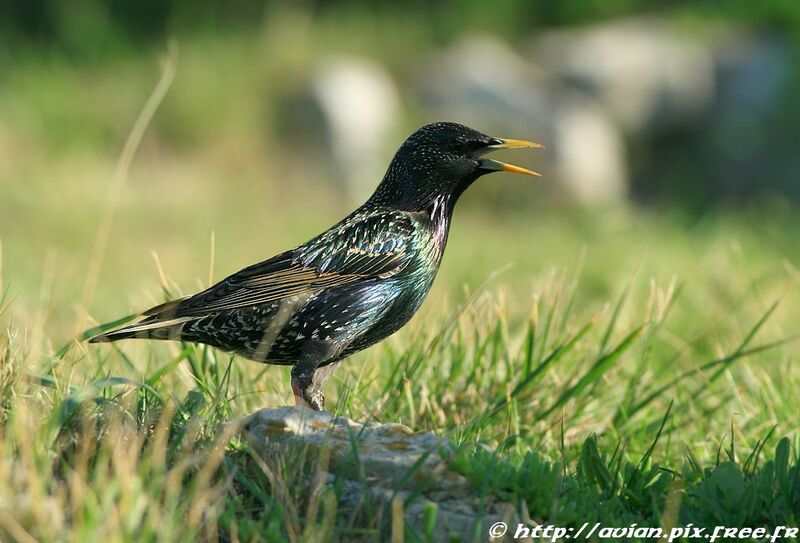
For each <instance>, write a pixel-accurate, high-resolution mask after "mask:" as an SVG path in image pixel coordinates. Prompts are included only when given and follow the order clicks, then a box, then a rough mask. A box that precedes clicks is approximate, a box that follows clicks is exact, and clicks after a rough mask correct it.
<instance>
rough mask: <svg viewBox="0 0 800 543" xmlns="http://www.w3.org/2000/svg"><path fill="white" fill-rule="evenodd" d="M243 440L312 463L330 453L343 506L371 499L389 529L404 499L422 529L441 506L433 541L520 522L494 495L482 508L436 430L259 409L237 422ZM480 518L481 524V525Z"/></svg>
mask: <svg viewBox="0 0 800 543" xmlns="http://www.w3.org/2000/svg"><path fill="white" fill-rule="evenodd" d="M239 423H240V424H241V425H242V428H243V430H244V432H243V433H244V437H245V439H246V440H247V442H248V443H249V444H250V445H251V447H252V448H253V449H254V450H255V451H256V452H257V454H259V455H261V456H262V457H263V458H265V459H269V458H274V457H276V456H280V455H294V454H299V453H298V451H302V453H303V454H306V455H308V457H310V458H311V459H312V460H313V459H314V458H315V457H321V456H325V457H326V459H327V462H328V464H327V465H328V469H329V471H330V474H329V476H328V482H334V481H336V482H338V483H339V484H340V488H341V489H342V492H341V495H340V496H339V508H340V509H341V508H343V507H344V508H347V507H351V508H357V507H363V504H364V502H365V501H369V502H370V504H371V507H372V509H373V511H375V510H377V511H378V513H379V514H380V515H381V517H380V518H383V519H385V522H384V523H383V524H385V526H384V529H385V530H386V531H387V533H389V528H388V526H389V523H390V522H391V519H392V506H393V503H394V507H395V508H397V507H398V505H399V504H400V503H402V504H403V506H402V507H403V518H404V520H405V522H406V524H407V525H408V526H411V527H412V528H413V529H414V530H415V531H416V532H417V533H418V534H420V535H421V534H423V533H424V519H425V516H426V510H430V509H431V508H435V509H436V510H437V515H436V524H435V528H434V531H433V541H437V542H438V541H442V542H444V541H452V540H453V539H452V537H453V536H455V537H457V538H459V539H457V540H460V541H473V540H474V539H475V534H478V535H479V537H478V540H481V541H482V540H488V537H487V534H488V529H489V526H491V525H492V524H493V523H494V522H497V521H501V520H503V521H506V522H517V520H516V519H517V518H518V517H517V515H515V513H514V508H513V506H512V505H511V504H510V503H507V502H500V501H498V500H496V499H494V498H492V497H488V498H485V499H484V501H483V505H482V506H481V503H480V502H481V500H480V499H479V496H478V493H477V491H476V490H475V489H474V488H472V486H471V485H470V483H469V481H467V479H466V478H464V477H463V476H462V475H461V474H459V473H457V472H455V471H453V470H452V469H450V468H449V467H448V463H447V461H448V458H449V457H450V455H452V454H453V448H452V446H451V444H450V443H449V442H448V441H447V440H445V439H442V438H440V437H437V436H436V435H434V434H432V433H423V432H414V431H412V430H411V429H410V428H408V427H407V426H403V425H402V424H377V423H369V422H368V423H360V422H356V421H353V420H350V419H348V418H345V417H334V416H333V415H331V414H330V413H327V412H324V411H323V412H320V411H312V410H310V409H307V408H304V407H281V408H275V409H269V408H268V409H262V410H261V411H258V412H256V413H254V414H253V415H250V416H249V417H246V418H245V419H243V420H241V421H239ZM479 523H480V524H479Z"/></svg>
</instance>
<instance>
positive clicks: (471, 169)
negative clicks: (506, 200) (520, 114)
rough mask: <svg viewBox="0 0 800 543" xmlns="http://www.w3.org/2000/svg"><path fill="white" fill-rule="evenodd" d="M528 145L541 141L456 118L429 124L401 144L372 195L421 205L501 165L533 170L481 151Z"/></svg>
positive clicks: (452, 193) (457, 190) (453, 193)
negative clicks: (495, 133) (496, 133)
mask: <svg viewBox="0 0 800 543" xmlns="http://www.w3.org/2000/svg"><path fill="white" fill-rule="evenodd" d="M533 147H542V145H541V144H539V143H534V142H531V141H524V140H513V139H505V138H496V137H492V136H487V135H486V134H483V133H481V132H478V131H477V130H473V129H472V128H469V127H467V126H464V125H461V124H458V123H451V122H438V123H432V124H428V125H425V126H423V127H422V128H420V129H419V130H417V131H416V132H414V133H413V134H411V136H409V138H408V139H407V140H406V141H405V142H404V143H403V145H402V146H400V149H399V150H398V151H397V153H396V154H395V156H394V158H393V159H392V162H391V164H390V165H389V169H388V170H387V172H386V175H385V176H384V179H383V182H382V183H381V185H380V186H379V187H378V190H377V191H376V192H375V194H374V195H373V200H377V201H380V202H381V203H396V204H403V205H406V206H408V205H410V206H412V207H415V206H419V207H422V206H425V205H426V204H427V203H429V202H430V201H432V200H433V199H434V198H436V197H437V196H442V195H443V196H452V197H453V198H458V196H460V195H461V193H462V192H464V190H466V188H467V187H469V186H470V185H471V184H472V183H473V182H475V180H476V179H478V178H479V177H481V176H483V175H486V174H488V173H493V172H498V171H506V172H512V173H521V174H526V175H537V176H538V175H539V174H538V173H536V172H533V171H531V170H528V169H525V168H521V167H519V166H514V165H512V164H506V163H504V162H500V161H498V160H493V159H491V158H485V157H484V156H483V155H485V154H486V153H488V152H490V151H493V150H496V149H526V148H533Z"/></svg>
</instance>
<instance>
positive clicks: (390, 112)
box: [288, 56, 400, 199]
mask: <svg viewBox="0 0 800 543" xmlns="http://www.w3.org/2000/svg"><path fill="white" fill-rule="evenodd" d="M288 111H289V119H288V120H289V124H291V125H293V126H292V127H291V130H292V131H293V132H295V133H296V136H295V137H302V138H304V137H305V136H306V135H309V140H314V141H316V142H317V143H318V144H319V145H320V146H321V147H322V148H321V149H319V151H321V152H322V153H323V155H324V158H325V159H326V160H327V161H329V163H330V164H331V165H332V166H333V168H334V171H333V172H332V173H333V176H332V177H333V179H334V180H335V181H336V182H337V183H339V184H341V186H342V188H343V189H345V190H346V191H347V192H348V194H349V195H350V196H351V197H352V198H353V199H361V198H363V197H365V196H366V195H368V194H369V193H370V192H371V191H372V190H373V189H374V188H375V186H376V185H377V184H378V182H379V181H380V180H381V178H382V177H383V174H384V172H385V171H386V164H387V160H386V157H387V155H388V154H390V152H391V151H387V146H389V147H391V142H390V137H391V136H392V135H393V131H394V129H395V128H396V126H397V120H398V117H399V113H400V98H399V95H398V92H397V89H396V87H395V84H394V81H393V80H392V78H391V76H390V75H389V73H388V72H387V71H386V70H385V69H384V68H383V67H382V66H381V65H380V64H377V63H375V62H373V61H371V60H368V59H364V58H358V57H349V56H347V57H346V56H337V57H329V58H325V59H322V60H321V61H320V62H319V68H318V69H317V70H315V71H314V72H313V75H312V76H311V78H310V80H309V81H308V82H307V87H306V88H305V89H303V90H302V91H300V92H298V93H297V96H296V97H295V100H294V103H293V104H292V105H291V106H290V107H289V108H288Z"/></svg>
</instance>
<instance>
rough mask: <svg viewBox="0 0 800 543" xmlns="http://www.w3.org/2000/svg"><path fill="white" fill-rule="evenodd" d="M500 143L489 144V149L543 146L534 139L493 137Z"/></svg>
mask: <svg viewBox="0 0 800 543" xmlns="http://www.w3.org/2000/svg"><path fill="white" fill-rule="evenodd" d="M495 139H496V140H498V141H499V142H500V143H496V144H494V145H489V148H490V149H536V148H539V147H544V145H542V144H541V143H536V142H535V141H525V140H512V139H511V138H495Z"/></svg>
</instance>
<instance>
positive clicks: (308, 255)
mask: <svg viewBox="0 0 800 543" xmlns="http://www.w3.org/2000/svg"><path fill="white" fill-rule="evenodd" d="M418 227H419V224H418V219H416V218H415V217H413V216H411V215H409V214H407V213H404V212H400V211H385V212H383V213H377V214H376V213H374V212H372V213H370V214H364V215H362V216H359V215H358V214H356V215H353V216H351V217H349V218H347V219H345V220H344V221H342V222H341V223H339V224H338V225H336V226H334V227H333V228H331V229H330V230H328V231H327V232H325V233H324V234H322V235H320V236H318V237H316V238H314V239H312V240H311V241H310V242H308V243H307V244H305V245H303V246H301V247H298V248H297V249H294V250H292V251H287V252H285V253H282V254H279V255H277V256H275V257H273V258H270V259H269V260H265V261H263V262H260V263H258V264H254V265H252V266H249V267H247V268H245V269H243V270H241V271H239V272H238V273H235V274H233V275H231V276H230V277H227V278H226V279H223V280H222V281H220V282H219V283H217V284H216V285H214V286H212V287H210V288H209V289H207V290H205V291H203V292H200V293H198V294H195V295H194V296H190V297H187V298H183V299H181V300H175V301H173V302H167V303H166V304H162V305H160V306H156V307H154V308H152V309H150V310H148V311H146V312H145V315H150V316H152V317H151V318H153V319H154V320H160V319H163V318H176V317H185V316H200V315H205V314H208V313H211V312H216V311H223V310H227V309H235V308H241V307H247V306H253V305H258V304H264V303H268V302H272V301H277V300H281V299H285V298H290V297H293V296H298V295H302V294H306V293H311V292H314V291H317V290H320V289H325V288H332V287H337V286H342V285H347V284H350V283H354V282H357V281H362V280H365V279H370V278H386V277H390V276H392V275H394V274H397V273H399V272H400V271H401V270H402V269H403V268H405V266H406V265H407V264H408V262H409V261H410V259H411V257H412V254H411V247H412V243H413V238H414V232H415V229H416V228H418Z"/></svg>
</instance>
